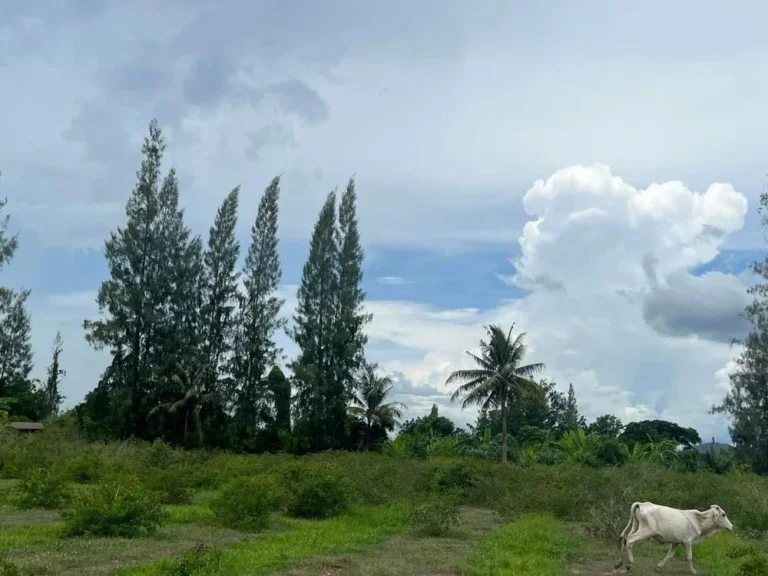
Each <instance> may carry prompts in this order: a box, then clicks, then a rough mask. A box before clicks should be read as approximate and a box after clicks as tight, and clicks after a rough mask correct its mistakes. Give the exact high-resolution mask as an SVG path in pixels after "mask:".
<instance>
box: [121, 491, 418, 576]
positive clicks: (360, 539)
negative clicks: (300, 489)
mask: <svg viewBox="0 0 768 576" xmlns="http://www.w3.org/2000/svg"><path fill="white" fill-rule="evenodd" d="M284 524H285V526H286V528H287V530H284V531H281V532H273V533H266V534H264V535H260V536H255V537H253V538H251V539H249V540H246V541H244V542H241V543H239V544H235V545H234V546H231V547H229V548H225V549H224V550H223V557H222V568H221V572H222V573H223V574H227V575H228V576H238V575H246V574H247V575H248V576H256V575H258V574H270V573H271V572H273V571H275V570H279V569H281V568H285V567H288V566H290V565H291V564H292V563H294V562H296V561H298V560H301V559H304V558H308V557H311V556H319V555H328V554H340V553H355V552H362V551H364V550H366V549H368V548H371V547H373V546H375V545H376V544H378V543H380V542H381V541H383V540H384V539H385V538H387V537H388V536H391V535H393V534H396V533H398V532H402V531H404V530H405V529H406V528H407V527H408V510H407V508H406V507H405V506H402V505H391V506H376V507H369V508H355V509H352V510H351V511H350V512H349V513H347V514H345V515H343V516H340V517H338V518H333V519H331V520H322V521H313V520H293V519H291V520H285V521H284ZM165 566H166V564H165V563H164V562H157V563H153V564H149V565H144V566H136V567H133V568H129V569H127V570H124V571H122V572H119V574H120V575H121V576H161V575H162V574H163V569H164V568H165Z"/></svg>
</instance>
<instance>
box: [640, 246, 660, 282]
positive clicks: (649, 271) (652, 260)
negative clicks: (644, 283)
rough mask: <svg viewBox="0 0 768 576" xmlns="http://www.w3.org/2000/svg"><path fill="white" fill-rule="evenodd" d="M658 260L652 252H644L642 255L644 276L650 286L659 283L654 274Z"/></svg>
mask: <svg viewBox="0 0 768 576" xmlns="http://www.w3.org/2000/svg"><path fill="white" fill-rule="evenodd" d="M658 264H659V260H658V258H656V256H654V255H653V254H646V255H645V256H644V257H643V272H645V278H646V279H647V280H648V284H650V286H651V288H656V287H657V286H658V285H659V279H658V278H657V276H656V266H658Z"/></svg>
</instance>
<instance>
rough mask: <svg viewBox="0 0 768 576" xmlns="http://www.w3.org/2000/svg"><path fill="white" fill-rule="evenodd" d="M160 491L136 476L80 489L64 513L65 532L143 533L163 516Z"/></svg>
mask: <svg viewBox="0 0 768 576" xmlns="http://www.w3.org/2000/svg"><path fill="white" fill-rule="evenodd" d="M165 516H166V513H165V511H164V510H163V507H162V505H161V503H160V495H158V494H157V493H155V492H150V491H149V490H146V489H145V488H144V487H142V486H141V484H140V483H139V481H138V480H137V479H136V478H133V477H130V478H124V479H122V480H120V481H116V482H110V483H107V484H100V485H97V486H95V487H93V488H92V489H90V490H85V491H83V492H82V493H81V494H80V496H79V497H78V498H77V499H76V500H75V502H74V507H73V508H72V510H68V511H66V512H65V514H64V519H65V521H66V526H65V534H66V535H67V536H80V535H87V536H127V537H132V536H144V535H148V534H153V533H154V532H155V531H156V530H157V528H158V527H159V526H160V523H161V522H162V521H163V519H164V518H165Z"/></svg>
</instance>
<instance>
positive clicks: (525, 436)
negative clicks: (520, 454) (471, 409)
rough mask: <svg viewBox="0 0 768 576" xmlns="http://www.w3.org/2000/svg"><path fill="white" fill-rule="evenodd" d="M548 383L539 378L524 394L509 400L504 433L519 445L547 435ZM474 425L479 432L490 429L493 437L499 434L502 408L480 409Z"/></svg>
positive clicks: (500, 431)
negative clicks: (505, 431)
mask: <svg viewBox="0 0 768 576" xmlns="http://www.w3.org/2000/svg"><path fill="white" fill-rule="evenodd" d="M547 386H548V383H547V382H545V381H541V382H539V383H537V384H536V387H535V388H531V389H530V390H528V391H527V393H525V394H516V395H515V396H514V397H512V398H511V399H510V402H509V408H508V409H507V434H508V435H509V436H510V437H511V438H515V439H517V441H518V442H519V443H520V444H528V443H530V442H534V441H537V440H540V439H542V438H543V437H545V436H546V435H547V434H548V430H547V418H548V415H549V401H548V397H547V392H548V390H549V388H548V387H547ZM475 428H476V429H477V430H478V432H479V433H482V431H483V430H485V429H486V428H488V429H490V431H491V434H492V435H493V437H496V436H499V435H500V434H501V433H502V425H501V410H499V409H493V410H488V411H487V412H480V414H479V415H478V419H477V422H476V424H475Z"/></svg>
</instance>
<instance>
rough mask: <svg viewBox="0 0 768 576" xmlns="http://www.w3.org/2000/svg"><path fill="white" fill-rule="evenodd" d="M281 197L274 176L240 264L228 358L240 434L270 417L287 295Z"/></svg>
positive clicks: (253, 431)
mask: <svg viewBox="0 0 768 576" xmlns="http://www.w3.org/2000/svg"><path fill="white" fill-rule="evenodd" d="M279 200H280V178H279V177H275V178H274V179H273V180H272V182H270V184H269V186H267V188H266V190H265V191H264V195H263V196H262V197H261V201H260V202H259V208H258V212H257V214H256V221H255V222H254V224H253V227H252V228H251V244H250V246H249V247H248V254H247V256H246V258H245V268H244V269H243V294H242V295H241V296H240V299H239V309H240V315H239V318H238V327H237V333H236V339H235V353H234V357H233V362H232V374H233V376H234V379H235V382H236V385H237V392H236V394H237V395H236V408H235V424H236V426H235V427H236V430H237V434H238V435H239V436H240V437H241V438H242V437H243V436H247V437H250V436H253V435H254V434H255V433H256V430H257V429H258V427H259V426H260V425H261V424H263V423H265V422H271V420H272V419H273V415H272V400H271V394H270V390H269V386H268V383H267V381H266V375H267V370H268V369H269V368H270V367H271V366H273V365H274V364H275V361H276V360H277V357H278V355H279V354H280V352H281V351H280V349H279V348H278V347H277V345H276V344H275V333H276V332H277V330H279V329H280V328H282V327H283V326H284V325H285V319H284V318H281V317H280V309H281V308H282V306H283V303H284V302H285V300H284V299H282V298H280V297H279V296H278V293H277V289H278V287H279V285H280V278H281V276H282V270H281V267H280V256H279V254H278V240H277V217H278V208H279Z"/></svg>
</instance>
